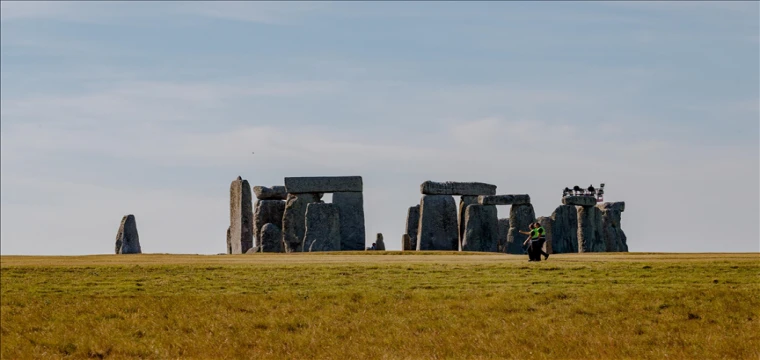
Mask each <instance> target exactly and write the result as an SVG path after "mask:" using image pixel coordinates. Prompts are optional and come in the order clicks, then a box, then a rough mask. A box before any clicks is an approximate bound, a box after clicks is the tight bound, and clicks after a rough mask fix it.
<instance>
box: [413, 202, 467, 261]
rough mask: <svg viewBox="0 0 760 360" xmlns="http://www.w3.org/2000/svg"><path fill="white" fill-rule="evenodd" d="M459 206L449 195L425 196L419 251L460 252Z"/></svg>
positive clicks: (421, 210)
mask: <svg viewBox="0 0 760 360" xmlns="http://www.w3.org/2000/svg"><path fill="white" fill-rule="evenodd" d="M458 243H459V230H458V229H457V205H456V203H455V202H454V198H453V197H451V196H449V195H423V196H422V200H421V201H420V224H419V230H418V231H417V250H458V249H459V245H458Z"/></svg>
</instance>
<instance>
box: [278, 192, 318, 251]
mask: <svg viewBox="0 0 760 360" xmlns="http://www.w3.org/2000/svg"><path fill="white" fill-rule="evenodd" d="M320 199H322V194H309V193H306V194H288V200H287V201H286V203H285V213H284V214H283V216H282V242H283V246H284V247H285V252H289V253H290V252H300V251H304V248H303V240H304V235H305V234H306V207H307V206H308V205H309V204H311V203H317V202H320V201H321V200H320ZM308 250H309V249H308V248H306V251H308Z"/></svg>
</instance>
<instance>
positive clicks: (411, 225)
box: [406, 205, 420, 251]
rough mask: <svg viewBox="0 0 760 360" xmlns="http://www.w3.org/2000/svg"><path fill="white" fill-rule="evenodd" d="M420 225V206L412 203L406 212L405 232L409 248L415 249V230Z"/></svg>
mask: <svg viewBox="0 0 760 360" xmlns="http://www.w3.org/2000/svg"><path fill="white" fill-rule="evenodd" d="M419 226H420V206H419V205H414V206H412V207H410V208H409V211H408V212H407V213H406V233H407V235H409V242H410V246H411V248H410V249H409V250H412V251H414V250H417V230H419Z"/></svg>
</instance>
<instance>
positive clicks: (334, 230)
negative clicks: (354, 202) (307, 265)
mask: <svg viewBox="0 0 760 360" xmlns="http://www.w3.org/2000/svg"><path fill="white" fill-rule="evenodd" d="M304 248H305V249H307V248H308V249H309V252H315V251H340V211H339V210H338V207H337V206H335V205H334V204H326V203H311V204H308V205H307V206H306V235H305V236H304Z"/></svg>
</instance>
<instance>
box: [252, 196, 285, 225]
mask: <svg viewBox="0 0 760 360" xmlns="http://www.w3.org/2000/svg"><path fill="white" fill-rule="evenodd" d="M253 193H254V194H255V195H256V198H257V199H259V200H285V199H287V198H288V192H287V191H285V187H284V186H272V187H266V186H254V187H253ZM262 226H263V225H262Z"/></svg>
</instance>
